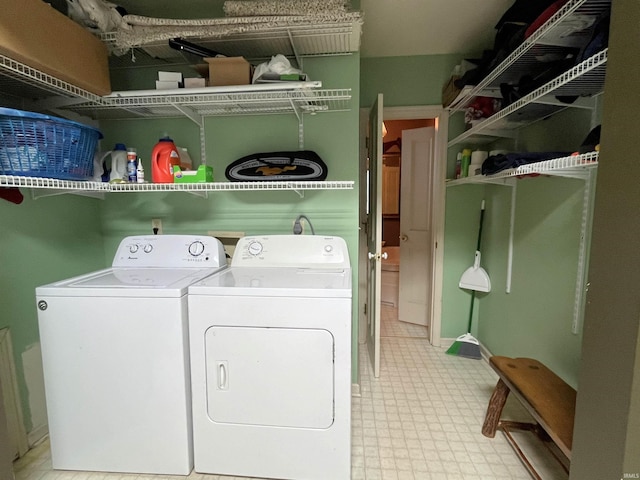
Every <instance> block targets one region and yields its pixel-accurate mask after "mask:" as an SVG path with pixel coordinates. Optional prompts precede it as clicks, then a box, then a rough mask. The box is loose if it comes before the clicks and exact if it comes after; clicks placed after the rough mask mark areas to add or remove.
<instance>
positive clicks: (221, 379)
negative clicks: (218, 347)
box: [218, 361, 229, 390]
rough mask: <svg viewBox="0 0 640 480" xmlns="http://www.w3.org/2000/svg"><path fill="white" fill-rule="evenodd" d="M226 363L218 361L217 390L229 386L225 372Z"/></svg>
mask: <svg viewBox="0 0 640 480" xmlns="http://www.w3.org/2000/svg"><path fill="white" fill-rule="evenodd" d="M227 367H228V364H227V362H225V361H218V390H226V389H227V388H229V375H228V373H227Z"/></svg>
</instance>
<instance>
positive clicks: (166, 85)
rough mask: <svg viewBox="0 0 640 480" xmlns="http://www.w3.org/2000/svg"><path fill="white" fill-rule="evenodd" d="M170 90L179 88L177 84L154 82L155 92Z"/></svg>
mask: <svg viewBox="0 0 640 480" xmlns="http://www.w3.org/2000/svg"><path fill="white" fill-rule="evenodd" d="M170 88H180V84H179V83H178V82H171V81H163V80H156V90H167V89H170Z"/></svg>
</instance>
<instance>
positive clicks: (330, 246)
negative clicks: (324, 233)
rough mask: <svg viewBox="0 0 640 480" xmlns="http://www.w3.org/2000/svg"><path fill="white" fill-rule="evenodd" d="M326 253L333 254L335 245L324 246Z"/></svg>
mask: <svg viewBox="0 0 640 480" xmlns="http://www.w3.org/2000/svg"><path fill="white" fill-rule="evenodd" d="M324 251H325V252H327V253H331V252H333V245H325V246H324Z"/></svg>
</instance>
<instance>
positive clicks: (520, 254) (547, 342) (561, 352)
mask: <svg viewBox="0 0 640 480" xmlns="http://www.w3.org/2000/svg"><path fill="white" fill-rule="evenodd" d="M590 121H591V115H590V112H588V111H583V110H581V111H575V110H571V111H569V110H567V111H565V112H562V113H561V114H559V115H557V116H555V117H551V118H550V119H547V120H544V121H541V122H538V123H536V124H534V125H532V126H531V127H528V128H526V129H523V131H521V132H520V135H519V139H518V143H517V147H515V148H517V149H518V150H522V151H547V150H559V151H567V152H571V151H575V150H577V149H578V147H579V145H580V144H581V143H582V141H583V140H584V138H585V137H586V135H587V134H588V132H589V130H590V129H591V125H590ZM568 126H570V127H568ZM503 144H504V142H503ZM460 148H462V146H456V147H454V148H452V149H451V150H454V151H456V152H457V151H459V149H460ZM486 148H489V149H490V148H491V146H489V147H486ZM452 158H453V156H451V155H449V169H448V170H449V171H450V172H451V171H452V170H453V168H452V165H451V161H452ZM515 184H516V192H517V194H516V200H515V202H516V203H515V205H516V211H515V226H514V250H513V268H512V283H511V293H508V294H507V293H506V282H507V258H508V255H507V252H508V240H509V227H510V215H511V202H512V200H511V195H512V188H511V187H508V186H497V185H491V184H481V185H459V186H451V187H449V188H447V197H446V202H447V203H446V205H447V207H446V215H445V260H444V261H445V269H444V278H443V309H442V336H443V337H444V338H454V337H457V336H458V335H460V334H462V333H464V332H465V331H466V329H467V322H468V318H469V306H470V298H471V294H470V292H468V291H465V290H462V289H460V288H459V287H458V282H459V280H460V275H462V273H463V272H464V270H465V269H466V268H468V267H469V266H471V265H472V264H473V252H474V250H475V248H476V241H477V232H478V222H479V212H480V204H481V201H482V199H483V198H484V199H485V200H486V213H485V223H484V230H483V237H482V248H481V251H482V267H483V268H484V269H485V270H486V271H487V273H488V274H489V276H490V278H491V283H492V290H491V292H490V293H478V294H477V296H476V298H477V301H476V305H475V308H474V317H473V322H474V323H473V328H472V333H473V334H474V335H476V336H477V338H478V339H479V340H480V341H481V342H482V343H483V344H484V345H485V346H486V347H487V348H488V349H489V350H490V351H491V352H492V353H493V354H495V355H506V356H528V357H534V358H537V359H539V360H541V361H542V362H543V363H545V364H546V365H548V366H549V367H550V368H551V369H552V370H553V371H555V372H556V373H557V374H558V375H560V376H561V377H562V378H564V379H565V381H567V382H568V383H570V384H571V385H573V386H574V387H575V386H577V383H578V380H577V377H578V370H579V364H580V357H581V343H582V331H581V330H579V331H578V332H577V333H575V334H574V333H572V331H571V324H572V320H573V306H574V294H575V285H576V277H577V262H578V253H579V242H580V232H581V221H582V206H583V201H584V186H585V183H584V181H582V180H577V179H564V178H557V177H536V178H524V179H521V180H517V181H516V182H515Z"/></svg>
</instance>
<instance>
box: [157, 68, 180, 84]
mask: <svg viewBox="0 0 640 480" xmlns="http://www.w3.org/2000/svg"><path fill="white" fill-rule="evenodd" d="M158 80H160V81H161V82H179V83H181V82H182V73H180V72H163V71H159V72H158Z"/></svg>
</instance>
